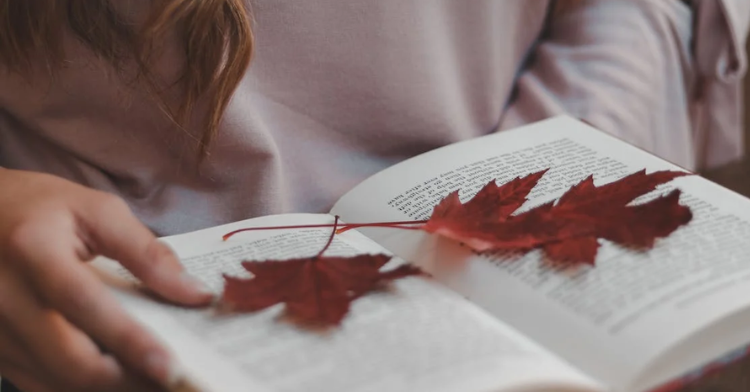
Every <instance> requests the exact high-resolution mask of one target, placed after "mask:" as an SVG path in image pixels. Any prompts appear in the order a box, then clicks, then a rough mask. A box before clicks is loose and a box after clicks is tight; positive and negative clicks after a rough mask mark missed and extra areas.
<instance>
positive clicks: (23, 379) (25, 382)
mask: <svg viewBox="0 0 750 392" xmlns="http://www.w3.org/2000/svg"><path fill="white" fill-rule="evenodd" d="M3 378H7V379H8V380H10V381H11V382H13V385H15V386H16V387H18V388H19V389H20V390H21V391H24V392H55V389H54V387H52V386H47V385H45V384H44V383H42V382H41V381H39V380H37V378H36V377H34V376H33V373H30V372H29V371H27V370H25V369H21V368H18V367H4V368H3Z"/></svg>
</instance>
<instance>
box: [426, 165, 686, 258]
mask: <svg viewBox="0 0 750 392" xmlns="http://www.w3.org/2000/svg"><path fill="white" fill-rule="evenodd" d="M543 173H544V172H538V173H534V174H531V175H529V176H527V177H524V178H517V179H515V180H513V181H511V182H509V183H508V184H505V185H502V186H499V187H498V186H496V185H494V183H492V186H490V185H488V186H486V187H484V188H483V189H482V190H481V191H480V192H479V193H477V195H476V196H474V198H472V199H471V200H469V201H468V202H466V203H465V204H461V202H460V201H459V200H458V194H457V193H453V194H451V195H449V196H448V197H447V198H445V199H444V200H443V201H441V202H440V203H439V204H438V205H437V206H436V207H435V210H434V211H433V214H432V216H431V217H430V219H429V220H428V222H427V223H426V224H425V225H424V227H423V229H424V230H425V231H428V232H431V233H436V234H438V235H442V236H444V237H448V238H452V239H454V240H458V241H461V242H463V243H465V244H466V245H467V246H469V247H471V248H473V249H475V250H477V251H498V250H504V251H514V252H526V251H529V250H531V249H534V248H542V249H543V250H544V252H545V254H546V255H547V257H548V258H549V259H550V260H551V261H553V262H558V263H571V262H582V263H588V264H594V262H595V259H596V253H597V250H598V248H599V243H598V240H597V238H604V239H607V240H610V241H613V242H616V243H618V244H621V245H624V246H628V247H632V248H637V249H648V248H651V247H653V245H654V241H655V240H656V239H657V238H660V237H666V236H668V235H669V234H671V233H672V232H674V231H675V230H676V229H677V228H678V227H680V226H682V225H684V224H687V223H688V222H689V221H690V220H691V219H692V213H691V211H690V209H689V208H688V207H686V206H683V205H680V204H679V196H680V191H679V190H674V191H672V192H671V193H669V194H668V195H666V196H660V197H657V198H655V199H653V200H650V201H648V202H646V203H642V204H638V205H630V203H631V202H632V201H633V200H634V199H636V198H638V197H640V196H642V195H644V194H647V193H649V192H651V191H653V190H655V189H656V187H657V186H659V185H661V184H664V183H666V182H669V181H671V180H673V179H674V178H676V177H680V176H684V175H688V173H684V172H676V171H659V172H655V173H651V174H646V172H645V170H642V171H639V172H636V173H634V174H631V175H629V176H626V177H624V178H622V179H620V180H618V181H614V182H611V183H609V184H606V185H603V186H599V187H597V186H595V185H594V179H593V177H592V176H589V177H588V178H586V179H585V180H583V181H581V182H580V183H578V184H577V185H575V186H573V187H572V188H571V189H570V190H568V192H566V193H565V194H564V195H563V196H562V197H560V199H559V200H558V201H557V203H547V204H545V205H542V206H539V207H536V208H533V209H530V210H528V211H526V212H523V213H520V214H517V215H510V214H511V213H512V212H508V211H507V209H508V208H509V206H515V207H516V208H518V207H520V206H521V205H522V204H523V202H525V201H526V200H525V199H526V196H527V195H528V193H529V192H530V191H531V188H533V187H534V186H535V185H536V183H537V181H538V180H539V179H540V178H541V175H542V174H543ZM502 189H513V190H514V191H513V192H511V193H510V194H512V196H511V197H510V200H509V201H507V202H505V201H497V200H498V199H499V197H494V196H496V195H498V194H501V193H502V192H500V191H498V190H502ZM519 195H522V198H523V200H519V199H518V196H519ZM462 212H464V213H462Z"/></svg>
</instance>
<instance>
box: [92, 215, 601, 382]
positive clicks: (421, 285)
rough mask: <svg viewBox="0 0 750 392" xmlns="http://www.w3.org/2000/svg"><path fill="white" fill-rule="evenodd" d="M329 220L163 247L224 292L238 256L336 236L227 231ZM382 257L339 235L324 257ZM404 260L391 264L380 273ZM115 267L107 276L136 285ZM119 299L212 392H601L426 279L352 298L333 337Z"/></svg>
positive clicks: (289, 219) (266, 314)
mask: <svg viewBox="0 0 750 392" xmlns="http://www.w3.org/2000/svg"><path fill="white" fill-rule="evenodd" d="M332 222H333V217H332V216H329V215H311V214H290V215H280V216H271V217H264V218H257V219H253V220H249V221H244V222H239V223H235V224H231V225H226V226H221V227H217V228H212V229H208V230H203V231H199V232H195V233H190V234H185V235H181V236H175V237H170V238H166V239H165V241H167V243H169V244H170V245H171V246H172V247H173V248H174V249H175V250H176V252H177V253H178V255H179V256H180V258H181V260H182V262H183V263H184V264H185V266H186V268H187V269H188V270H189V271H190V272H191V273H193V274H194V275H196V276H199V277H200V278H201V279H202V280H203V281H204V282H205V283H207V284H208V285H209V286H210V287H212V288H214V289H215V290H216V292H217V293H219V292H220V291H221V289H222V285H223V278H222V273H226V274H230V275H234V276H248V277H249V274H248V273H247V272H246V271H244V270H243V269H242V268H241V265H240V262H241V261H242V260H247V259H252V260H268V259H288V258H294V257H310V256H313V255H315V254H317V252H318V251H319V250H320V249H321V248H322V247H323V246H324V244H325V243H326V241H327V240H328V237H329V235H330V231H331V229H329V228H323V229H294V230H275V231H272V230H268V231H254V232H244V233H241V234H238V235H236V236H234V237H231V238H230V239H229V240H228V241H226V242H223V241H222V240H221V238H222V235H223V234H225V233H227V232H230V231H233V230H236V229H239V228H244V227H248V226H269V225H275V226H278V225H282V226H283V225H300V224H321V223H332ZM383 252H384V250H383V249H382V248H381V247H380V246H378V245H377V244H375V243H374V242H372V241H371V240H369V239H367V238H366V237H364V236H362V235H361V234H359V233H357V232H355V231H351V232H348V233H344V234H342V235H337V236H336V237H335V239H334V241H333V243H332V246H331V247H330V248H329V250H328V251H327V252H326V255H354V254H361V253H383ZM398 263H399V261H398V260H397V259H394V260H392V261H391V263H389V265H386V266H385V267H384V269H388V268H392V266H393V265H396V264H398ZM99 265H100V268H104V267H102V264H101V263H100V264H99ZM111 267H112V266H111V264H110V265H109V266H107V267H106V268H108V269H109V271H113V272H116V273H117V274H119V276H121V277H122V278H123V279H125V280H132V277H131V276H130V275H129V274H128V273H127V272H125V271H124V270H122V269H119V270H117V269H115V270H113V269H112V268H111ZM121 299H122V300H123V304H124V305H125V306H126V307H127V308H128V310H129V311H130V312H132V313H133V314H136V315H138V316H139V319H140V320H141V322H143V323H144V324H146V325H147V326H149V327H150V328H151V329H152V330H153V331H154V333H155V334H156V335H157V336H159V337H160V338H162V339H164V340H165V341H167V342H168V344H169V345H170V347H171V348H172V349H173V350H174V351H175V353H176V355H177V357H179V358H181V359H182V360H184V361H185V362H184V363H183V366H184V367H185V368H186V369H187V373H188V374H190V375H191V376H192V377H193V378H194V380H193V382H194V383H195V384H198V385H200V387H201V388H202V390H205V391H217V392H219V391H220V392H232V391H237V392H239V391H247V390H259V391H279V392H282V391H299V390H305V391H311V392H314V391H321V392H323V391H325V392H335V391H342V392H343V391H347V392H349V391H355V392H370V391H372V392H375V391H446V392H447V391H461V392H466V391H498V392H500V391H503V392H504V391H509V392H510V391H516V390H518V391H521V390H523V391H596V390H600V389H598V388H599V387H598V386H597V385H596V383H595V382H594V381H592V380H590V379H588V378H586V377H585V376H584V375H583V374H582V373H580V372H579V371H577V370H575V369H574V368H572V367H569V366H567V365H566V364H564V363H562V362H561V361H559V360H558V359H556V358H555V357H554V356H553V355H551V354H550V353H548V352H546V351H545V350H544V349H542V348H540V347H538V346H537V345H535V344H534V343H532V342H531V341H529V340H528V339H527V338H525V337H524V336H522V335H521V334H518V333H517V332H515V331H514V330H513V329H511V328H509V327H507V326H506V325H504V324H502V323H501V322H498V321H497V320H496V319H494V318H493V317H491V316H489V315H487V314H486V313H484V312H483V311H481V310H480V309H479V308H478V307H476V306H475V305H473V304H471V303H470V302H468V301H466V300H465V299H464V298H462V297H460V296H459V295H457V294H455V293H453V292H452V291H450V290H447V289H445V288H443V287H442V286H441V285H439V284H436V283H434V282H432V281H431V280H430V279H429V278H427V277H408V278H404V279H401V280H398V281H397V282H394V284H393V287H392V289H391V290H387V291H384V292H378V293H373V294H369V295H365V296H364V297H362V298H360V299H357V300H356V301H354V302H353V304H352V308H351V311H350V314H349V315H347V317H346V318H345V319H344V321H343V324H342V325H341V326H340V327H339V328H334V329H332V330H330V331H326V332H313V331H309V330H304V329H301V328H300V327H297V326H294V325H291V324H289V323H286V322H284V321H283V320H281V318H280V315H281V314H282V312H283V307H282V306H281V305H279V306H275V307H272V308H269V309H267V310H264V311H260V312H257V313H253V314H236V315H218V314H216V313H214V312H213V311H212V310H211V309H202V310H194V309H184V308H178V307H174V306H168V305H166V304H158V303H156V302H154V301H147V300H144V299H136V297H135V296H133V295H131V294H121ZM251 386H252V387H253V388H251Z"/></svg>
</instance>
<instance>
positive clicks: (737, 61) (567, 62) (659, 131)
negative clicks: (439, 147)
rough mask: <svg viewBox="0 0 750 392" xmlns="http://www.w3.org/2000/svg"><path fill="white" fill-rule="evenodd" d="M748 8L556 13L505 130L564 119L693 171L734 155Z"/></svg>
mask: <svg viewBox="0 0 750 392" xmlns="http://www.w3.org/2000/svg"><path fill="white" fill-rule="evenodd" d="M748 5H750V2H747V1H746V0H725V1H721V0H697V1H695V2H694V3H690V4H686V2H683V1H679V0H667V1H665V0H642V1H632V0H586V1H583V2H581V3H580V4H579V5H578V6H577V7H574V8H572V9H569V10H566V11H565V12H563V13H557V14H554V15H553V16H552V17H551V18H550V21H549V23H548V26H547V30H546V32H545V34H544V36H542V37H541V38H540V40H539V42H538V44H537V45H536V46H535V48H534V49H533V50H532V52H531V53H529V56H528V62H527V63H526V65H525V67H523V68H522V70H521V71H520V72H519V74H518V77H517V82H516V86H515V87H516V91H515V93H514V97H513V99H512V100H511V101H510V102H509V104H508V107H507V108H506V113H505V115H504V117H503V120H502V123H501V128H502V129H504V128H509V127H514V126H518V125H521V124H523V123H528V122H531V121H537V120H540V119H543V118H546V117H549V116H552V115H556V114H561V113H567V114H570V115H572V116H575V117H579V118H581V119H584V120H586V121H588V122H589V123H591V124H593V125H594V126H596V127H597V128H599V129H601V130H603V131H605V132H608V133H610V134H613V135H614V136H616V137H619V138H621V139H623V140H625V141H627V142H630V143H632V144H635V145H637V146H639V147H641V148H644V149H646V150H648V151H650V152H652V153H655V154H657V155H659V156H661V157H663V158H665V159H667V160H670V161H672V162H674V163H676V164H678V165H681V166H683V167H686V168H688V169H700V168H705V167H711V166H716V165H718V164H722V163H726V162H728V161H730V160H733V159H736V158H738V157H739V156H740V155H741V154H742V143H741V140H742V121H741V118H740V115H739V114H740V113H741V111H740V106H741V104H742V102H741V95H740V94H739V93H740V91H741V90H740V88H741V79H742V75H744V72H745V67H746V65H745V62H746V58H745V55H744V39H745V35H746V33H747V28H748V21H749V20H750V14H749V12H750V7H749V6H748ZM731 15H733V16H731ZM722 64H724V65H722Z"/></svg>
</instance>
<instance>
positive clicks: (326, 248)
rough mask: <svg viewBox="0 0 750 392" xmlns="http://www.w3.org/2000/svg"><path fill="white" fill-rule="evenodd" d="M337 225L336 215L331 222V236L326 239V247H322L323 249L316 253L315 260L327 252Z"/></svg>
mask: <svg viewBox="0 0 750 392" xmlns="http://www.w3.org/2000/svg"><path fill="white" fill-rule="evenodd" d="M338 224H339V216H338V215H336V217H335V219H334V220H333V230H331V236H330V237H328V242H326V246H324V247H323V249H321V250H320V252H318V254H317V255H315V257H314V258H315V259H317V258H318V257H320V256H323V252H325V251H326V250H328V247H329V246H331V243H332V242H333V236H335V235H336V227H337V226H338Z"/></svg>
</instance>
